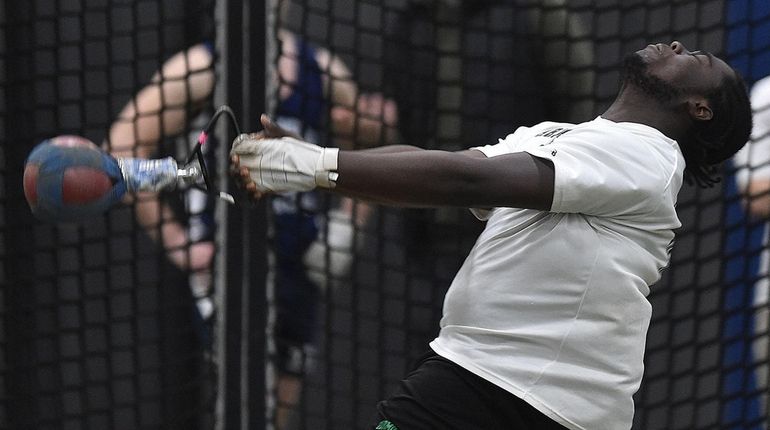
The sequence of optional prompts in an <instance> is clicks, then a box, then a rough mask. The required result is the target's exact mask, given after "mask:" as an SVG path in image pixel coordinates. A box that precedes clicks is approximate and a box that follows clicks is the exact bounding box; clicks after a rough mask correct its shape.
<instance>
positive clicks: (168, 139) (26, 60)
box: [0, 1, 215, 429]
mask: <svg viewBox="0 0 770 430" xmlns="http://www.w3.org/2000/svg"><path fill="white" fill-rule="evenodd" d="M212 11H213V4H209V3H208V2H205V1H201V2H198V1H193V2H189V1H136V2H131V1H84V2H74V1H64V2H61V1H35V2H3V3H2V12H0V16H1V17H2V18H0V20H2V39H1V40H2V49H1V50H0V52H2V54H0V58H2V67H0V70H2V72H0V73H2V93H3V97H2V108H0V111H1V112H2V114H0V115H1V116H2V118H3V119H2V126H1V127H2V140H3V142H2V148H3V154H4V156H3V160H4V161H3V163H2V164H3V167H2V172H3V192H2V199H3V212H2V213H3V216H2V219H3V222H2V235H3V274H2V279H3V280H2V295H3V300H2V311H1V312H2V321H3V324H2V327H3V328H2V332H3V335H2V343H3V347H2V384H1V385H2V388H0V390H2V399H3V401H2V404H3V406H2V408H3V414H2V418H0V419H1V420H2V421H1V422H0V427H3V428H13V429H86V428H90V429H95V428H114V429H118V428H120V429H137V428H198V427H199V426H203V427H205V428H208V427H209V425H208V424H207V423H211V422H213V418H212V417H213V410H214V397H213V396H212V394H211V393H212V387H213V384H215V379H214V376H213V373H212V370H211V364H210V362H209V358H208V355H210V353H209V352H208V351H210V345H209V343H210V341H209V340H207V339H206V337H207V336H208V334H207V333H206V330H208V329H207V328H206V327H205V324H204V321H203V320H202V319H201V317H200V315H201V314H200V312H199V311H198V309H197V308H196V302H195V297H194V295H193V293H192V292H191V288H190V287H189V286H188V277H189V273H188V271H187V270H186V269H182V267H183V264H182V263H179V264H172V263H170V260H169V259H167V258H166V255H167V253H171V252H177V253H178V254H179V259H178V260H179V261H183V260H185V259H186V258H187V257H188V256H191V255H193V254H192V252H191V251H190V252H188V251H189V250H191V249H192V248H190V245H189V244H188V242H189V240H188V239H189V238H190V234H192V233H190V234H187V233H184V231H185V230H187V228H188V226H189V228H193V227H194V221H195V217H196V216H197V213H195V212H194V211H192V210H190V204H189V201H188V200H185V199H184V198H180V197H179V196H168V198H167V199H165V201H167V202H168V205H169V207H171V206H178V207H179V208H181V209H182V210H181V211H179V212H178V213H179V214H180V215H178V216H177V215H175V216H174V217H178V218H175V219H179V220H184V221H182V223H183V224H184V225H185V229H184V230H182V231H183V234H181V235H180V236H178V237H176V239H179V240H177V241H176V242H174V243H170V242H171V237H172V236H171V235H169V236H168V237H164V238H163V239H161V240H160V241H159V242H156V241H155V240H153V239H151V236H153V235H155V236H157V235H158V233H159V232H160V231H161V230H163V229H165V228H168V227H169V226H171V225H172V222H171V215H167V216H164V217H163V218H156V219H155V220H154V221H149V222H147V223H146V224H147V226H146V228H145V227H143V226H142V222H141V221H140V220H139V218H138V217H135V216H134V209H137V208H138V205H140V204H141V203H137V202H135V203H132V204H127V205H122V206H119V207H116V208H115V209H114V210H112V211H110V212H109V213H108V214H107V215H105V216H100V217H96V218H93V219H91V220H89V221H88V222H86V223H82V224H77V225H64V224H62V225H53V224H44V223H40V222H36V221H35V220H34V219H33V218H32V216H31V214H30V211H29V208H28V207H27V206H26V203H25V200H24V197H23V194H22V171H23V166H24V160H25V158H26V156H27V155H28V154H29V152H30V150H31V149H32V147H33V146H34V145H35V144H37V143H39V142H41V141H43V140H44V139H48V138H51V137H53V136H57V135H63V134H74V135H81V136H84V137H86V138H88V139H90V140H92V141H93V142H95V143H97V144H100V145H101V144H103V147H104V148H106V149H113V150H115V148H112V145H113V144H115V143H116V141H120V142H122V143H123V144H127V145H128V146H124V147H122V149H123V150H126V151H127V153H134V154H137V155H141V151H142V150H144V149H146V150H147V151H146V154H155V153H157V154H164V153H165V154H170V155H174V156H177V154H175V153H173V151H174V149H173V148H175V147H179V148H181V150H182V151H187V150H188V147H189V143H190V140H189V139H188V136H187V134H186V133H187V130H192V129H193V128H194V127H195V126H194V125H193V124H192V123H190V124H186V125H184V126H182V127H181V128H179V129H175V130H171V129H167V130H166V131H167V132H164V133H161V135H160V136H159V137H158V138H156V139H154V140H153V139H151V138H148V139H146V140H144V141H142V142H141V143H139V142H138V140H139V138H138V137H137V136H138V135H134V134H133V133H134V132H137V133H139V132H147V133H150V134H152V133H153V132H154V131H153V128H152V127H153V125H151V124H147V123H145V124H139V121H140V117H141V115H131V114H130V113H128V114H126V115H124V117H123V119H122V120H119V119H118V118H119V116H120V112H121V111H124V109H127V108H126V107H127V106H131V105H132V102H131V100H132V99H134V96H135V95H136V99H135V100H139V97H141V96H140V95H139V94H141V93H140V92H139V91H140V89H142V88H144V87H145V86H146V85H148V84H149V83H150V81H151V79H152V78H153V74H154V73H156V71H157V70H159V69H160V68H161V66H162V64H164V62H165V61H166V60H167V59H169V58H171V57H172V56H173V55H175V54H176V53H177V52H179V51H180V50H183V49H186V48H188V47H189V46H192V45H194V44H195V43H200V42H201V41H203V40H204V38H211V37H212V34H213V32H212V30H213V14H212ZM170 79H171V78H170V77H168V76H163V77H160V78H158V79H157V84H156V87H157V85H160V82H161V81H162V82H165V81H168V80H170ZM199 107H200V106H196V107H195V108H199ZM164 109H165V108H164ZM175 109H176V111H177V112H183V113H192V112H193V110H194V109H193V106H192V105H191V104H190V103H187V102H185V101H177V105H176V106H175ZM124 112H128V111H124ZM145 115H148V116H145V117H142V119H141V120H148V118H151V115H155V113H154V112H153V113H148V114H145ZM170 121H171V120H167V121H165V124H166V125H170ZM126 124H134V126H129V127H127V128H126V127H124V128H123V129H122V130H121V129H120V126H125V125H126ZM154 127H155V130H159V128H158V125H154ZM111 128H112V129H113V131H114V133H113V134H110V133H109V130H111ZM127 153H126V154H127ZM144 199H145V200H146V201H145V204H147V201H149V198H147V197H144ZM185 205H187V206H188V207H187V209H188V210H186V211H185V210H184V209H185ZM185 213H188V214H193V215H190V216H188V215H185ZM190 232H191V230H190ZM198 240H203V239H202V238H199V239H198ZM158 243H163V244H164V245H166V246H159V245H158ZM174 247H176V248H174ZM164 248H168V249H164ZM172 248H173V249H172ZM203 427H202V428H203Z"/></svg>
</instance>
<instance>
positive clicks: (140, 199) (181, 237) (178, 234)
mask: <svg viewBox="0 0 770 430" xmlns="http://www.w3.org/2000/svg"><path fill="white" fill-rule="evenodd" d="M134 211H135V214H136V220H137V222H138V223H139V225H140V226H141V227H142V228H143V229H144V230H145V231H146V232H147V234H148V235H149V236H150V237H151V238H152V239H153V240H154V241H156V242H158V243H160V244H161V245H162V246H163V249H164V250H165V251H166V256H167V257H168V259H169V260H170V261H171V262H172V263H174V265H176V266H177V267H180V268H186V267H188V261H187V259H188V258H187V247H188V245H189V240H188V235H187V229H186V228H185V226H184V225H182V224H181V223H180V222H179V221H178V220H177V219H176V217H175V216H174V213H173V211H172V210H171V208H170V207H169V206H168V205H166V204H165V203H163V202H161V201H160V199H159V198H158V195H157V194H154V193H153V194H150V193H142V194H139V195H137V197H136V200H135V204H134Z"/></svg>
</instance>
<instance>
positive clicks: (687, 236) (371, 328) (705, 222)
mask: <svg viewBox="0 0 770 430" xmlns="http://www.w3.org/2000/svg"><path fill="white" fill-rule="evenodd" d="M280 3H281V6H280V7H279V8H278V9H279V10H278V16H279V18H278V26H279V28H280V30H277V32H276V33H275V36H276V39H277V41H278V42H277V45H278V46H280V47H283V49H282V50H279V52H278V53H277V54H276V56H277V57H276V59H274V61H275V62H276V63H277V64H278V67H277V68H278V75H279V77H280V83H281V85H282V86H281V87H280V88H279V90H278V92H277V93H275V95H274V97H275V103H277V104H279V105H280V103H281V101H282V100H284V99H285V98H286V97H287V94H292V91H290V89H291V90H293V91H294V93H296V92H302V91H306V90H307V87H303V86H302V84H301V83H300V84H297V83H296V82H295V80H294V76H295V75H293V74H292V73H293V72H292V71H291V70H290V69H289V68H287V67H286V66H287V64H291V63H292V62H297V61H300V60H298V59H297V58H298V57H293V55H294V54H293V52H294V50H293V49H292V48H291V46H300V45H301V43H302V42H297V40H302V41H305V42H307V43H308V45H309V46H311V48H308V49H313V50H315V52H321V54H320V55H322V56H323V55H325V53H326V50H328V51H329V52H330V53H331V55H332V56H335V57H337V58H338V59H339V61H340V62H341V63H342V64H344V65H345V67H346V69H347V72H349V73H347V72H345V71H343V72H340V71H339V70H338V69H335V67H334V66H332V67H327V66H326V65H325V64H321V65H320V66H319V67H320V69H321V73H322V75H323V84H324V85H325V91H324V92H323V94H322V95H323V96H325V97H327V104H326V105H324V107H325V108H326V110H324V111H322V114H321V117H322V118H323V120H324V122H323V125H322V132H321V133H320V137H319V140H318V141H319V142H320V143H322V144H325V145H332V144H337V145H340V146H342V147H343V148H344V147H345V146H344V145H346V144H349V142H348V141H347V140H346V139H340V135H341V134H342V135H343V137H344V135H345V133H349V132H350V130H349V129H346V128H344V127H343V125H341V122H342V121H344V120H345V119H346V117H345V115H344V114H342V113H340V111H344V112H345V113H346V114H348V115H351V116H352V114H353V113H355V112H356V110H360V111H363V110H365V109H366V108H367V107H371V103H370V102H369V101H368V100H369V99H367V98H366V94H371V93H375V94H380V95H382V96H383V97H385V98H390V99H392V100H393V101H394V102H395V105H397V106H398V126H397V129H398V132H399V133H398V135H397V136H394V137H393V140H392V141H391V142H403V143H408V144H412V145H417V146H420V147H425V148H436V149H447V150H456V149H463V148H468V147H471V146H475V145H483V144H490V143H495V142H497V139H498V138H501V137H504V136H506V135H507V134H508V133H511V132H512V131H513V130H515V128H516V126H518V125H531V124H534V123H537V122H540V121H542V120H545V119H554V120H565V121H582V120H588V119H592V118H593V117H595V116H596V115H598V114H600V113H601V112H602V111H603V109H604V108H606V107H607V106H608V105H609V103H610V102H611V101H612V100H613V98H614V95H615V93H616V91H617V83H618V78H619V76H618V71H617V66H618V64H619V62H620V60H621V59H622V57H623V55H624V54H625V53H627V52H631V51H633V50H636V49H639V48H640V47H643V46H645V45H646V44H647V43H651V42H668V41H671V40H681V41H683V42H684V43H685V44H686V45H687V46H695V47H698V48H700V49H704V50H708V51H711V52H713V53H715V54H717V55H719V56H721V57H723V58H726V59H728V60H730V62H731V63H733V64H734V65H735V66H736V67H737V68H738V69H739V70H740V71H741V72H742V73H743V74H744V75H746V77H747V82H748V83H749V84H753V82H754V81H755V80H756V79H758V78H759V77H762V76H764V74H765V73H767V72H770V70H764V69H767V67H766V63H767V60H766V58H767V55H768V48H767V42H766V40H767V34H766V33H767V27H768V26H769V25H770V18H768V13H769V12H768V10H767V9H768V8H767V6H766V5H765V3H763V2H760V1H753V2H752V1H708V2H704V1H677V2H671V1H655V0H649V1H642V0H640V1H589V0H586V1H578V0H574V1H553V2H541V1H525V0H522V1H480V2H479V1H474V2H471V1H459V2H440V1H436V2H431V1H386V2H373V1H358V2H353V1H350V2H344V1H334V2H315V1H305V2H303V1H286V2H280ZM287 41H291V42H287ZM301 58H306V57H301ZM302 61H304V60H302ZM346 87H355V90H356V91H354V95H351V96H348V97H347V98H345V97H340V96H339V95H335V94H334V93H335V90H339V91H343V92H344V91H345V88H346ZM362 95H363V96H362ZM306 96H307V94H306ZM313 97H318V95H317V94H314V95H313V96H312V97H307V100H306V103H308V104H307V105H306V107H307V106H310V105H312V104H313V103H315V99H312V98H313ZM356 97H358V98H356ZM310 99H312V100H310ZM302 113H303V114H306V113H307V112H302ZM364 115H365V114H364ZM370 115H373V117H372V119H374V120H375V121H377V120H379V121H380V122H384V123H386V124H389V123H390V118H389V117H388V115H387V112H386V111H384V110H381V111H377V110H376V109H374V110H373V111H371V112H370ZM368 131H370V130H368V129H366V128H365V126H364V125H361V124H359V125H358V126H357V127H354V130H353V132H354V133H356V136H357V137H358V139H353V140H354V141H356V142H357V143H356V144H355V146H356V147H359V148H360V147H362V144H361V141H362V140H364V141H365V140H366V139H367V138H368V136H367V135H365V134H362V133H366V132H368ZM378 137H379V138H380V141H381V142H387V141H388V139H389V137H391V136H388V135H386V134H380V135H378ZM340 141H341V143H340ZM728 173H729V169H728ZM725 202H727V203H725ZM324 204H325V205H326V206H325V209H324V211H322V212H323V213H322V215H321V216H320V217H319V220H320V222H321V225H322V229H321V230H322V232H321V238H322V241H324V242H323V244H322V245H323V246H322V247H321V250H322V251H323V252H320V253H316V254H313V253H312V252H313V251H318V249H315V246H311V254H310V257H308V256H307V255H306V256H305V264H306V266H307V269H306V270H308V271H309V273H310V274H311V276H310V277H311V279H312V280H314V281H315V282H316V284H317V286H318V293H317V294H319V295H320V304H319V316H318V321H319V323H318V328H317V329H316V332H315V335H316V338H315V339H314V342H313V344H312V345H313V348H312V349H311V350H310V351H311V353H310V354H309V356H310V360H309V361H310V363H311V365H310V367H309V370H308V372H309V373H308V374H307V375H306V377H305V378H304V381H305V382H304V388H305V389H304V391H303V394H302V401H301V402H300V406H299V407H298V411H297V412H296V414H295V417H294V419H295V421H296V422H297V423H299V424H298V425H299V427H300V428H318V427H322V428H349V427H354V426H357V427H359V428H363V427H364V426H366V425H367V424H370V423H371V419H372V414H373V411H374V408H373V405H374V404H375V403H376V401H377V400H378V399H380V398H382V397H383V396H385V395H387V393H389V392H390V391H391V390H392V389H393V388H394V387H395V385H396V383H397V382H398V380H399V379H400V378H401V377H403V376H404V375H405V372H407V370H408V369H409V367H410V365H411V363H412V361H413V360H414V359H415V358H417V357H419V356H420V355H421V354H422V353H423V352H424V351H425V350H426V345H427V342H428V341H429V340H431V339H432V338H433V336H435V335H436V334H437V328H438V320H439V318H440V312H441V304H442V299H443V294H444V292H445V291H446V288H447V287H448V285H449V283H450V281H451V279H452V277H453V275H454V273H455V271H456V270H457V269H458V268H459V264H460V263H461V262H462V260H463V258H464V257H465V255H466V254H467V252H468V251H469V249H470V246H471V245H472V243H473V241H474V239H475V237H476V235H477V234H478V232H479V229H480V228H481V226H480V225H479V223H478V222H477V221H475V219H473V217H472V216H471V215H470V214H469V213H467V212H466V211H461V210H444V209H441V210H423V209H419V210H413V209H404V210H401V209H392V208H384V207H375V206H366V205H363V204H361V205H359V206H353V207H354V208H355V209H353V210H351V209H350V206H349V205H348V206H346V205H347V203H346V202H345V201H344V200H343V201H336V200H332V201H324ZM678 210H679V214H680V218H681V219H682V222H683V227H682V228H681V230H680V231H679V232H678V240H677V244H676V247H675V248H674V253H673V256H672V261H671V267H670V268H669V270H667V271H666V272H665V274H664V276H663V279H662V280H661V281H660V282H659V283H658V284H657V285H656V286H655V287H654V288H653V292H652V294H651V296H650V301H651V302H652V304H653V309H654V314H653V323H652V327H651V328H650V337H649V343H648V353H647V359H646V365H647V368H646V379H645V382H644V383H643V385H642V387H641V389H640V391H639V393H638V394H637V396H636V402H637V408H638V409H637V414H636V418H635V423H636V424H635V425H636V427H637V428H646V429H651V428H658V429H672V428H681V429H690V428H761V427H760V424H761V423H762V422H763V418H762V417H764V416H765V407H764V406H763V405H764V403H765V402H766V397H765V396H763V395H760V393H762V392H763V390H764V389H765V388H766V385H767V383H766V374H767V371H766V369H765V365H764V363H765V360H766V354H764V355H763V354H762V353H761V352H759V353H758V352H757V349H758V348H759V349H762V348H764V349H766V344H767V342H766V341H765V338H764V336H763V331H766V329H765V328H762V327H766V325H767V324H766V317H764V318H765V319H764V320H763V319H761V318H762V317H761V316H759V315H763V313H762V312H763V311H762V308H763V306H765V305H764V303H765V302H761V301H760V302H754V301H753V300H754V299H752V297H753V292H752V291H753V290H752V286H751V285H750V281H751V280H757V279H760V278H762V277H763V276H765V275H764V274H763V273H762V272H760V273H759V274H757V270H758V266H759V265H760V263H759V262H758V255H759V253H760V250H761V247H762V244H761V240H760V239H757V238H756V237H757V235H758V234H759V235H760V236H761V232H757V231H758V230H762V226H763V224H762V223H761V222H759V221H754V222H753V223H751V222H749V221H748V219H747V218H746V217H745V215H743V211H742V209H741V208H740V202H739V198H738V197H737V195H736V191H735V185H734V181H733V179H732V177H731V175H730V174H728V175H727V177H726V180H725V181H723V182H721V183H720V184H718V185H717V186H716V187H715V188H712V189H706V190H701V189H697V188H695V187H685V188H684V190H683V191H682V193H681V195H680V199H679V205H678ZM758 240H759V241H758ZM750 243H751V245H750ZM748 245H750V246H748ZM278 246H279V247H280V243H279V244H278ZM346 258H348V259H350V262H347V261H346V260H345V259H346ZM343 263H346V264H349V266H346V265H344V264H343ZM535 287H536V286H533V288H535ZM275 288H276V295H280V292H279V291H280V288H281V284H280V283H277V284H276V286H275ZM765 288H766V287H765ZM314 294H315V293H314ZM278 306H279V307H280V306H281V302H280V300H279V301H278ZM279 315H280V311H279ZM278 319H279V324H280V319H281V317H280V316H279V318H278ZM760 328H761V330H760ZM752 345H753V346H752ZM757 354H759V355H757ZM279 362H280V359H279ZM278 386H279V387H280V386H281V385H280V384H278ZM279 400H280V396H279Z"/></svg>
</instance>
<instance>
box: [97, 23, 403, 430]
mask: <svg viewBox="0 0 770 430" xmlns="http://www.w3.org/2000/svg"><path fill="white" fill-rule="evenodd" d="M277 38H278V41H279V46H280V56H279V60H278V67H277V70H278V80H279V85H278V92H279V94H278V98H279V103H278V108H277V111H276V115H277V120H278V121H279V122H280V123H281V124H282V125H283V126H284V127H286V128H288V129H291V130H293V131H295V132H297V133H300V134H302V135H303V136H304V138H306V139H308V140H310V141H313V142H317V143H319V144H320V143H324V142H323V137H325V136H327V135H329V136H331V137H332V139H333V141H332V142H329V143H332V144H334V145H337V146H338V147H340V148H345V149H352V148H353V147H354V146H358V147H369V146H376V145H381V144H383V143H385V142H390V143H392V142H393V141H394V140H395V139H396V138H397V132H396V129H395V125H396V121H397V118H398V113H397V109H396V106H395V104H394V102H393V101H392V100H389V99H386V98H384V97H383V96H382V95H381V94H378V93H362V92H360V91H359V89H358V86H357V84H356V83H355V82H354V81H353V76H352V74H351V72H350V71H349V70H348V69H347V67H346V66H345V64H344V63H343V62H342V61H341V60H340V59H339V58H338V57H336V56H334V55H332V54H331V53H330V52H329V51H328V50H326V49H323V48H320V47H314V46H312V45H311V44H310V43H308V42H306V41H304V40H303V39H302V38H300V37H297V36H296V35H294V34H293V33H291V32H289V31H286V30H280V31H279V32H278V35H277ZM213 66H214V52H213V49H212V47H211V45H209V44H206V43H202V44H199V45H195V46H193V47H191V48H189V49H187V50H185V51H183V52H180V53H178V54H176V55H174V56H172V57H171V58H169V59H168V60H167V61H165V62H164V64H163V65H162V67H161V69H160V70H159V71H158V72H157V73H156V74H155V75H154V76H153V78H152V80H151V82H150V83H149V84H148V85H147V86H146V87H144V88H143V89H141V90H140V91H139V92H138V93H137V94H136V95H135V97H134V98H132V100H131V101H130V102H129V103H128V104H126V105H125V107H124V108H123V109H122V110H121V112H120V113H119V114H118V116H117V118H116V119H115V121H114V122H113V124H112V126H111V128H110V130H109V137H108V140H107V142H106V146H107V148H108V149H109V151H110V153H111V154H112V155H114V156H116V157H141V158H151V157H157V156H158V153H159V152H163V151H164V150H167V148H164V147H163V144H162V143H163V141H164V140H165V139H167V138H170V137H174V136H178V135H179V134H180V133H183V132H184V131H185V130H188V129H189V127H190V124H191V122H192V121H195V120H196V117H197V116H198V114H200V112H201V111H202V110H205V109H204V108H205V107H207V106H209V105H210V104H211V96H212V93H213V89H214V85H215V81H216V79H215V74H214V67H213ZM326 127H328V128H329V130H328V132H327V131H325V128H326ZM188 144H189V142H184V143H183V145H188ZM185 150H186V148H185ZM171 155H172V156H174V157H175V158H177V159H182V158H185V157H186V155H187V154H171ZM186 199H187V200H186V204H185V206H186V207H185V208H183V210H181V211H180V210H175V209H174V207H173V206H174V205H172V204H169V202H168V200H167V199H164V198H162V196H159V195H156V194H153V193H139V194H136V195H133V196H129V197H128V199H127V201H129V202H132V205H133V208H134V212H135V215H136V219H137V221H138V223H139V224H140V225H141V226H142V227H143V229H144V230H145V231H146V232H147V234H148V235H149V236H150V237H151V238H152V239H154V240H155V241H156V242H157V243H159V244H160V245H161V246H163V249H164V250H165V252H166V256H167V258H168V260H169V261H170V262H172V263H173V264H174V265H175V266H176V267H177V268H178V269H180V270H182V271H184V272H188V273H190V277H189V279H190V287H191V292H192V294H193V296H194V297H195V299H196V303H197V305H198V306H197V307H198V311H199V315H200V317H201V319H202V320H203V321H204V322H210V319H211V317H212V315H213V312H214V307H213V302H212V298H211V293H212V292H211V286H212V277H211V274H212V263H213V256H214V252H215V246H214V243H213V241H212V239H211V238H212V237H213V232H214V228H215V226H214V225H213V216H212V208H211V204H210V201H209V200H210V199H209V198H208V196H206V195H205V194H204V193H202V192H200V191H197V190H190V191H188V195H187V197H186ZM325 206H326V205H324V204H323V202H321V200H320V198H319V196H318V194H317V193H316V192H306V193H294V194H291V195H282V196H276V197H275V198H274V199H272V201H271V202H270V208H271V219H272V229H271V238H272V241H271V242H272V246H271V250H272V254H273V256H274V263H273V264H272V265H271V271H272V272H273V273H272V275H271V276H269V277H268V279H272V280H273V282H274V294H275V298H276V313H277V315H276V323H275V328H274V330H275V339H276V345H275V346H276V363H277V367H278V378H277V383H276V395H277V399H278V407H277V412H276V417H275V420H276V428H278V429H282V428H285V426H286V422H287V419H288V416H289V412H290V411H291V410H292V408H293V407H294V406H295V405H296V404H297V402H298V401H299V397H300V393H301V386H302V378H303V375H304V374H305V372H306V371H307V370H308V369H307V368H308V365H307V361H308V359H307V354H308V350H309V349H312V344H313V340H314V336H315V331H316V325H317V321H316V319H317V308H318V305H319V300H320V297H319V286H318V285H317V283H318V280H319V279H321V277H319V275H318V273H325V272H327V270H328V272H333V273H334V274H335V275H336V276H338V277H343V278H344V277H345V276H346V271H347V270H349V266H350V259H351V257H350V256H349V251H348V252H335V253H334V258H330V259H328V260H327V253H331V252H332V251H333V250H331V249H329V246H328V245H327V243H326V242H327V241H328V242H329V243H333V244H336V246H338V247H340V248H342V249H343V251H344V250H347V249H349V248H350V247H352V240H353V233H352V230H353V229H354V228H355V227H354V226H353V225H352V223H355V222H357V223H359V224H363V223H365V222H366V218H367V215H368V206H366V205H357V206H356V205H354V203H353V200H351V199H343V200H341V201H340V202H339V204H338V207H336V208H334V209H333V210H332V211H330V212H331V213H333V214H334V218H333V219H331V220H330V221H329V222H328V227H327V229H325V233H326V234H325V235H323V236H322V235H321V234H320V231H321V228H320V224H321V223H322V222H324V220H323V219H322V217H325V215H326V207H325ZM354 218H355V221H354ZM311 245H312V246H313V251H312V252H309V249H310V248H311ZM340 256H341V257H340ZM327 261H332V264H333V267H330V268H328V269H327V268H326V262H327ZM313 272H314V273H316V276H315V280H311V275H310V274H311V273H313ZM289 310H293V311H294V312H289ZM297 310H301V311H302V312H296V311H297ZM208 330H209V329H208V327H207V324H204V329H203V337H204V338H205V339H204V341H205V342H208V343H209V344H210V342H211V338H210V333H209V332H208ZM209 347H210V345H209Z"/></svg>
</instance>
